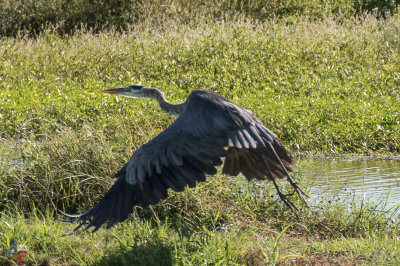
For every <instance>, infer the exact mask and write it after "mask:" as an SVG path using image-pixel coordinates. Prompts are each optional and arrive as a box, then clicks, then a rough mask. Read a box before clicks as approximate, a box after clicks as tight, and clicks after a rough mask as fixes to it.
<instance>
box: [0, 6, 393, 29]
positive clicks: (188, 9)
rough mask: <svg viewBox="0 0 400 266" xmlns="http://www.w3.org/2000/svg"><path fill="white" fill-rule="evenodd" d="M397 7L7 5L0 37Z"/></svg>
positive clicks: (340, 14) (316, 16) (315, 16)
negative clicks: (148, 23) (149, 23)
mask: <svg viewBox="0 0 400 266" xmlns="http://www.w3.org/2000/svg"><path fill="white" fill-rule="evenodd" d="M399 4H400V0H394V1H386V0H341V1H332V0H306V1H296V0H284V1H282V0H252V1H243V0H219V1H211V0H204V1H196V0H151V1H142V0H102V1H100V0H53V1H44V0H36V1H31V0H16V1H15V0H3V1H2V2H1V3H0V36H17V35H20V34H29V35H31V36H36V35H38V34H40V33H42V32H43V31H45V30H46V29H49V28H52V29H53V30H55V31H56V32H57V33H59V34H61V35H65V34H67V35H70V34H73V33H74V32H75V31H77V30H78V31H79V30H81V29H92V30H93V31H95V32H99V31H102V30H105V29H108V30H110V29H116V30H118V31H125V30H126V29H128V28H129V27H130V26H132V25H133V26H136V25H137V24H138V23H142V22H143V21H147V22H149V19H150V20H151V23H152V24H157V25H162V24H163V23H164V21H165V20H169V19H173V20H175V21H179V22H181V23H188V22H190V21H193V20H196V19H197V18H199V17H201V18H202V19H206V20H211V21H215V20H221V19H226V20H231V19H233V18H237V17H238V16H244V17H246V18H250V19H256V20H259V21H265V20H269V19H271V18H279V19H280V18H283V19H285V20H287V19H288V20H287V21H291V23H295V22H296V21H297V20H298V19H299V17H302V18H304V17H306V18H309V19H311V20H321V19H322V18H324V17H327V16H335V17H337V18H339V19H343V18H350V17H357V16H360V15H362V14H364V13H366V12H372V13H374V14H375V15H377V16H378V17H384V18H385V17H388V16H390V15H393V14H396V13H397V14H398V12H399V9H398V6H399ZM300 20H301V19H300Z"/></svg>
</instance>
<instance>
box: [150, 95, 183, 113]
mask: <svg viewBox="0 0 400 266" xmlns="http://www.w3.org/2000/svg"><path fill="white" fill-rule="evenodd" d="M149 98H152V99H155V100H156V101H157V102H158V103H159V104H160V107H161V109H163V110H164V111H165V112H166V113H168V114H171V115H180V114H181V113H182V111H183V109H184V108H185V105H186V102H184V103H180V104H173V103H170V102H168V101H167V100H166V99H165V97H164V93H162V92H161V91H159V90H156V89H154V90H151V93H150V95H149Z"/></svg>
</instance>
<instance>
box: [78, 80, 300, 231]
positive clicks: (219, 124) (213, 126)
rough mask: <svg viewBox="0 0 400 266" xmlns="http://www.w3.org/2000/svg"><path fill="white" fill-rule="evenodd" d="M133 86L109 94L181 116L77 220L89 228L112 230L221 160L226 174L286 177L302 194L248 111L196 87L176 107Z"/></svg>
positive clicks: (284, 156) (275, 144)
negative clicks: (143, 101)
mask: <svg viewBox="0 0 400 266" xmlns="http://www.w3.org/2000/svg"><path fill="white" fill-rule="evenodd" d="M133 87H134V86H132V87H127V88H123V89H115V90H108V91H105V92H108V93H116V94H122V95H125V96H131V95H130V94H128V93H131V91H129V90H128V89H129V88H131V90H134V91H133V92H132V96H134V97H148V98H153V99H156V100H157V101H158V102H159V103H160V106H161V108H162V109H164V110H165V111H166V112H168V113H171V114H175V115H179V116H178V118H177V119H176V120H175V122H174V123H172V124H171V125H170V126H169V127H168V128H167V129H165V130H164V131H163V132H161V133H160V134H159V135H158V136H157V137H155V138H154V139H152V140H151V141H150V142H148V143H146V144H144V145H143V146H142V147H140V148H139V149H138V150H137V151H136V152H135V153H134V154H133V156H132V158H131V159H130V160H129V161H128V163H126V164H125V166H124V167H123V168H122V169H121V170H120V171H119V172H118V173H117V174H116V175H115V177H117V178H118V180H117V181H116V182H115V184H114V185H113V186H112V187H111V189H110V190H109V191H108V192H107V194H106V195H105V196H104V197H103V198H102V199H101V200H100V202H99V203H98V204H97V205H96V206H94V207H93V208H92V209H91V210H89V211H88V212H86V213H84V214H81V215H78V216H77V217H78V221H84V222H89V224H88V226H87V227H86V228H89V227H92V226H93V227H94V228H95V230H97V229H98V228H99V227H100V226H101V225H103V224H104V223H108V226H107V228H108V227H110V226H112V225H113V224H114V223H116V222H120V221H123V220H125V219H126V218H127V217H128V215H129V214H130V213H131V212H132V211H133V207H134V206H136V205H138V206H141V207H143V208H145V207H147V206H148V205H151V204H155V203H157V202H159V201H160V200H162V199H165V198H166V197H167V196H168V194H167V190H168V188H171V189H173V190H175V191H183V190H184V189H185V187H186V186H189V187H194V186H195V185H196V183H197V182H200V181H204V180H205V179H206V174H207V175H213V174H216V173H217V169H216V168H215V167H216V166H219V165H221V164H222V163H223V162H222V160H221V159H222V158H225V160H224V165H223V173H224V174H228V175H232V176H236V175H238V174H239V173H243V175H244V176H245V177H246V178H247V179H249V180H250V179H253V178H256V179H260V180H264V179H269V180H272V181H273V182H274V184H275V186H276V187H277V185H276V182H275V179H279V178H284V177H288V179H289V181H290V182H291V184H292V185H293V187H294V188H295V189H296V191H297V192H298V193H299V195H300V194H301V193H300V192H301V190H300V189H299V188H298V187H297V185H296V183H295V182H294V181H293V180H292V179H291V177H290V176H289V174H288V171H291V168H290V165H291V164H292V157H291V154H290V153H289V152H288V151H287V150H286V149H285V148H284V147H283V146H282V144H281V143H280V141H279V140H278V138H277V136H276V135H275V134H274V133H272V132H271V131H270V130H269V129H267V128H266V127H265V126H264V125H263V124H262V123H261V122H260V121H259V120H258V119H257V118H256V117H255V116H254V115H253V114H252V113H251V112H250V111H248V110H246V109H244V108H242V107H240V106H238V105H236V104H234V103H232V102H230V101H229V100H227V99H225V98H224V97H222V96H221V95H219V94H217V93H215V92H212V91H205V90H196V91H193V92H192V93H191V94H190V96H189V97H188V99H187V100H186V102H184V103H182V104H178V105H173V104H170V103H168V102H167V101H166V100H165V98H164V96H163V94H162V93H161V92H160V91H158V90H156V89H152V88H146V87H143V86H140V90H141V92H140V93H137V92H136V91H137V90H138V89H137V86H136V87H135V88H134V89H132V88H133ZM121 90H123V93H121ZM126 90H128V92H125V91H126ZM137 94H138V96H136V95H137ZM277 189H278V187H277ZM278 193H279V196H280V197H281V199H282V200H284V202H285V203H286V204H287V205H288V206H289V207H290V208H292V209H293V208H295V206H294V205H293V204H292V203H291V202H290V201H289V200H287V198H286V197H285V195H283V194H282V193H281V192H280V191H279V189H278ZM83 224H84V223H82V224H81V225H83ZM81 225H80V226H81ZM80 226H79V227H80ZM79 227H78V228H79Z"/></svg>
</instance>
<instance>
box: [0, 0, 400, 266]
mask: <svg viewBox="0 0 400 266" xmlns="http://www.w3.org/2000/svg"><path fill="white" fill-rule="evenodd" d="M67 2H68V3H69V5H72V7H71V6H69V7H68V8H66V7H63V6H62V4H63V3H64V2H62V1H52V4H46V5H45V2H43V1H27V2H26V4H25V5H22V4H21V3H23V2H13V1H5V2H2V4H0V14H2V15H0V20H4V21H6V23H0V25H2V27H3V28H2V33H1V34H2V35H3V36H4V35H8V36H14V35H16V34H17V33H16V32H17V31H18V30H22V32H20V35H18V34H17V35H18V36H17V37H3V38H2V39H0V103H1V104H0V138H1V139H0V176H1V178H0V186H1V188H2V189H1V190H0V211H1V219H0V249H1V246H3V247H4V250H7V249H9V246H10V239H14V240H15V241H16V242H17V243H19V244H24V245H26V246H27V247H28V248H29V254H28V256H27V257H26V258H25V259H24V261H27V262H28V263H32V264H62V263H73V264H85V263H86V264H98V265H105V264H109V265H120V264H123V263H125V264H134V263H136V264H140V263H142V264H145V263H147V264H150V263H153V264H166V265H168V264H194V265H198V264H218V263H219V264H248V265H260V264H268V263H269V264H276V263H278V264H279V263H282V264H284V263H366V264H387V263H392V264H398V263H399V262H400V257H399V254H400V252H399V247H400V245H399V242H398V237H399V231H398V218H396V217H391V218H390V219H389V218H388V213H383V212H381V211H376V209H377V208H378V207H380V206H376V205H366V206H365V205H364V206H361V207H360V206H359V207H353V208H352V209H350V210H349V211H343V210H344V209H346V207H345V206H344V205H343V203H340V202H336V201H333V202H328V201H327V202H321V203H318V204H315V206H313V207H312V208H310V209H307V208H303V210H302V212H301V213H300V215H299V217H298V218H296V217H295V216H294V215H293V214H292V213H290V211H289V210H288V209H287V208H286V207H285V206H284V205H283V204H282V203H281V202H279V201H278V202H277V198H276V197H272V198H271V197H270V195H275V192H274V190H273V187H271V186H270V184H268V183H265V184H263V186H262V187H260V186H259V184H257V183H252V182H251V183H246V182H244V181H243V179H242V178H237V179H231V178H225V177H222V176H220V175H218V176H216V177H212V178H209V179H208V182H206V183H202V184H200V185H199V186H198V187H197V188H195V189H188V190H186V191H185V192H184V193H170V195H171V197H170V198H168V199H167V200H166V201H164V202H163V203H160V204H157V205H155V206H153V207H152V208H150V209H145V210H142V209H140V208H137V210H136V212H135V213H134V215H133V216H132V218H131V219H130V220H129V221H127V222H126V223H123V224H120V225H117V226H116V227H114V228H112V229H111V230H108V231H106V230H100V231H99V232H97V233H96V234H91V233H87V232H86V233H84V232H79V233H76V234H75V235H72V236H68V237H60V236H61V235H62V234H64V233H65V232H66V231H68V230H70V229H71V228H73V227H72V226H71V225H65V224H63V223H61V222H60V220H62V219H64V217H62V216H59V215H58V210H63V211H66V212H71V213H75V212H82V211H84V210H86V209H87V208H89V207H90V206H93V205H94V204H95V202H96V200H98V199H99V197H101V196H102V195H103V194H104V192H105V191H106V190H107V189H108V188H109V186H110V185H111V184H112V182H114V181H113V180H112V179H111V176H112V175H113V173H115V172H116V171H117V170H118V169H119V168H120V167H121V166H122V165H123V164H124V163H125V162H126V160H127V158H129V156H130V155H131V154H132V151H133V150H135V149H137V148H138V147H139V146H140V145H142V144H143V143H146V142H147V141H149V140H150V139H151V138H153V137H154V136H156V135H157V134H158V133H159V132H160V131H162V130H163V129H164V128H165V127H166V126H168V125H169V124H170V123H171V121H173V119H174V118H173V117H170V116H168V115H166V114H164V113H163V112H161V111H160V109H159V107H158V106H156V105H155V103H154V102H150V101H148V100H132V99H123V98H118V97H110V96H107V95H103V94H102V93H101V90H102V89H106V88H112V87H119V86H125V85H129V84H136V83H142V84H146V85H149V86H154V87H157V88H160V89H162V90H163V91H164V92H165V93H166V95H167V98H168V99H170V100H171V101H174V102H180V101H184V100H185V99H186V97H187V96H188V95H189V93H190V92H191V91H192V90H194V89H210V90H214V91H217V92H219V93H221V94H222V95H224V96H225V97H227V98H228V99H231V100H232V101H233V102H235V103H238V104H240V105H242V106H244V107H246V108H248V109H251V110H252V111H253V112H254V114H255V115H256V116H257V117H259V118H260V119H261V120H262V121H263V122H264V123H265V124H266V125H267V126H268V127H269V128H270V129H271V130H273V131H274V132H276V133H277V134H278V135H279V136H280V138H281V139H282V140H283V142H284V143H285V145H286V146H287V147H288V148H289V149H290V150H291V151H293V152H294V153H295V154H313V153H324V154H331V155H332V154H334V155H340V154H347V153H358V154H376V153H378V154H388V153H389V154H395V153H399V152H400V105H399V102H400V92H399V90H398V87H399V85H400V76H399V74H398V73H400V62H399V61H400V56H399V47H400V33H399V32H400V30H399V29H400V20H399V16H398V15H396V12H398V11H397V5H396V4H394V5H393V8H391V9H389V10H390V11H391V12H392V13H393V16H388V17H387V18H386V19H379V18H377V17H376V16H375V15H367V14H364V13H362V12H361V11H357V10H356V9H357V8H356V7H357V5H354V4H350V3H354V2H350V1H348V2H347V1H342V2H343V5H341V6H340V8H339V7H338V8H336V9H335V8H334V5H335V3H336V1H335V2H332V3H331V4H330V5H326V6H328V7H330V11H329V12H328V11H326V10H325V9H323V7H324V8H325V5H322V4H321V5H316V4H315V3H316V1H303V3H304V6H302V7H301V8H299V9H296V8H295V7H296V5H289V3H291V2H290V1H288V2H285V1H276V3H278V2H279V3H280V4H279V5H276V6H274V5H273V4H271V6H268V5H267V7H268V8H271V10H272V9H273V12H266V13H265V14H268V15H265V16H262V12H261V11H262V10H261V9H257V8H256V7H257V6H256V4H257V3H262V2H261V1H260V2H257V1H248V2H241V1H220V2H218V3H216V2H215V3H214V5H210V7H209V8H211V9H212V10H214V13H213V12H209V10H208V11H207V10H206V9H201V8H200V7H197V6H194V7H193V6H192V5H191V4H190V2H186V1H179V2H175V1H172V4H171V5H169V6H168V7H163V8H165V10H164V9H163V10H158V13H157V12H156V11H157V9H156V8H155V7H154V9H150V7H149V6H148V5H150V4H149V2H147V1H146V3H144V2H143V3H142V2H139V1H137V2H135V3H137V6H135V8H134V9H132V10H135V12H138V11H137V10H147V13H145V14H143V17H137V16H136V15H135V14H131V13H129V12H130V11H129V12H128V11H127V12H128V13H127V14H129V15H127V16H124V17H123V19H132V20H129V21H128V20H127V21H121V24H118V23H119V22H118V21H117V22H115V23H114V22H113V21H114V20H113V19H115V20H117V19H121V17H120V16H113V15H112V14H114V13H113V12H114V11H113V10H112V9H108V10H107V9H106V8H101V9H99V10H94V11H93V12H94V14H95V15H96V18H94V19H93V20H92V21H93V23H94V24H93V26H92V25H90V24H89V23H86V22H87V21H90V19H87V20H86V19H85V20H84V21H83V22H84V23H86V26H89V27H91V28H92V30H87V29H86V30H85V29H84V28H82V29H79V27H78V26H77V25H78V24H77V22H74V21H72V22H68V21H69V20H68V19H67V18H68V17H67V15H68V14H67V12H66V11H68V12H70V13H69V14H70V15H71V17H74V16H76V17H79V16H80V17H81V18H82V17H84V18H85V16H83V15H82V14H83V13H79V12H86V11H85V10H86V9H85V8H88V5H87V4H85V3H86V2H85V1H82V2H78V1H67ZM67 2H65V3H67ZM92 2H93V1H92ZM94 2H96V1H94ZM160 2H162V1H160ZM195 2H196V3H197V1H195ZM295 2H296V3H297V2H298V1H295ZM318 2H321V3H322V2H324V1H318ZM16 3H20V4H21V8H20V9H15V8H14V7H15V6H14V5H17V4H16ZM34 3H37V6H36V7H35V8H37V9H35V11H34V12H33V14H34V15H35V16H34V17H33V18H32V19H33V20H31V21H29V20H26V19H27V18H28V17H27V16H26V15H24V14H26V13H27V12H28V11H24V10H25V9H23V8H27V10H29V7H30V6H29V5H35V4H34ZM46 3H47V2H46ZM88 3H89V2H88ZM103 3H104V5H107V4H108V5H111V6H112V7H115V8H116V7H117V6H118V5H113V3H111V2H108V1H103ZM118 3H126V6H127V7H129V8H131V7H132V5H131V4H132V1H126V2H124V1H119V2H118ZM150 3H151V2H150ZM157 3H158V2H157ZM178 3H179V5H178ZM185 3H186V5H185ZM201 3H202V4H199V5H204V6H206V4H207V3H208V2H207V1H203V2H201ZM234 3H236V4H235V5H233V4H234ZM240 3H242V4H240ZM245 3H247V4H245ZM269 3H275V2H274V1H269ZM285 3H287V7H288V8H289V7H290V9H287V10H288V11H287V13H285V12H284V10H285V9H284V8H283V5H284V4H285ZM324 3H325V2H324ZM370 3H372V1H370ZM380 3H382V2H380ZM393 3H397V2H393ZM217 4H219V5H221V6H217ZM154 6H156V5H155V4H154ZM59 7H60V8H61V7H63V8H64V9H63V10H64V11H63V12H64V13H60V14H56V15H55V16H54V19H55V20H53V21H52V20H49V19H48V17H50V16H48V15H43V16H42V18H43V19H42V20H41V22H38V23H37V24H35V23H33V22H32V21H36V20H35V19H38V18H39V17H40V16H39V15H41V14H46V12H48V14H54V12H53V10H59ZM136 7H138V8H139V9H136ZM140 7H141V8H143V9H140ZM178 7H179V8H178ZM192 7H193V9H194V10H191V8H192ZM233 7H235V8H233ZM311 7H314V8H311ZM40 8H43V9H40ZM46 8H47V9H46ZM274 8H275V9H274ZM228 9H231V10H232V12H231V13H229V12H228V11H227V10H228ZM339 9H340V10H341V11H340V12H339V11H337V13H335V12H336V11H335V12H334V10H339ZM13 10H14V11H15V12H16V13H13V12H11V11H13ZM17 10H23V12H22V11H21V12H22V13H18V12H19V11H18V12H17ZM46 10H50V11H51V12H50V11H46ZM60 10H62V9H60ZM79 10H80V11H79ZM132 10H131V11H132ZM171 10H176V12H179V14H180V16H179V17H177V18H175V17H174V14H176V13H172V11H171ZM201 10H203V11H201ZM204 10H206V11H204ZM221 10H222V11H221ZM296 10H298V11H296ZM307 10H308V11H307ZM311 10H313V11H312V12H316V13H315V14H317V13H318V12H320V13H318V14H319V15H318V16H317V15H315V14H314V15H310V13H307V12H311ZM321 10H325V11H326V13H324V12H325V11H324V12H322V11H321ZM346 10H347V11H346ZM371 10H372V9H371ZM78 11H79V12H78ZM164 11H165V12H166V11H168V12H169V11H171V13H168V12H166V13H164ZM189 11H190V12H189ZM217 11H220V12H221V14H220V15H218V16H217V15H216V14H217V13H215V12H217ZM264 11H265V10H264ZM264 11H263V12H264ZM60 12H61V11H60ZM101 12H106V13H104V14H102V13H101ZM116 12H117V11H116ZM132 12H133V11H132ZM191 12H193V13H191ZM196 12H199V13H196ZM201 12H204V13H201ZM346 12H350V13H351V14H352V15H351V16H350V15H349V16H348V15H345V14H346ZM357 12H360V13H359V14H360V15H359V17H354V16H353V15H355V14H356V13H357ZM17 13H18V14H19V15H21V17H18V16H16V15H15V14H17ZM139 13H140V12H138V14H139ZM142 13H144V12H142ZM150 13H152V14H155V15H154V17H150V15H149V14H150ZM361 13H362V14H361ZM3 14H7V16H3ZM118 14H119V13H118ZM162 14H165V17H163V16H162ZM193 14H198V16H196V18H195V16H194V15H193ZM212 14H214V15H212ZM272 14H278V15H279V16H278V18H276V19H273V18H272V17H273V15H272ZM340 14H342V15H340ZM343 14H344V15H343ZM385 14H386V13H385ZM388 14H389V13H388ZM211 15H212V16H213V17H211ZM228 15H229V16H228ZM146 16H147V17H146ZM224 16H226V17H224ZM222 17H224V19H222ZM60 18H62V20H63V22H61V21H59V20H58V19H60ZM310 18H312V19H310ZM103 19H108V21H109V22H110V23H109V25H110V26H112V28H113V29H109V30H107V31H104V30H103V29H104V28H107V27H105V26H104V21H103ZM77 21H78V20H77ZM79 21H81V20H79ZM47 22H48V23H49V24H47ZM81 22H82V21H81ZM63 23H64V24H63ZM68 23H69V24H68ZM130 23H134V24H130ZM10 25H14V26H13V27H14V28H10V27H8V26H10ZM43 25H47V26H43ZM66 25H67V26H68V27H67V26H66ZM79 25H80V24H79ZM96 25H97V26H99V27H97V26H96ZM100 25H101V26H100ZM118 25H120V26H118ZM7 27H8V28H7ZM63 27H66V28H63ZM72 29H74V30H72ZM32 33H34V34H37V33H39V34H37V35H36V36H35V38H30V36H31V35H30V34H32ZM65 33H68V35H65ZM294 175H295V178H297V179H299V178H300V179H301V183H302V186H303V187H305V188H307V187H310V186H311V180H307V178H306V177H304V178H301V175H300V173H299V172H295V174H294ZM294 200H295V201H296V204H297V205H299V206H301V202H300V201H299V200H298V199H296V198H295V199H294ZM18 213H19V214H18ZM13 262H15V258H13V257H9V256H7V255H6V253H5V252H3V253H1V252H0V263H1V264H6V263H9V264H12V263H13Z"/></svg>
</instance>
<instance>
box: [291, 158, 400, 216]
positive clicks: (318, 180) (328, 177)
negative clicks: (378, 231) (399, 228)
mask: <svg viewBox="0 0 400 266" xmlns="http://www.w3.org/2000/svg"><path fill="white" fill-rule="evenodd" d="M296 168H297V169H300V170H299V171H300V173H301V174H302V175H304V176H307V179H310V180H311V182H313V184H312V186H311V187H312V188H311V193H312V194H313V197H312V200H314V201H316V202H318V201H320V200H322V199H326V197H327V196H329V195H338V197H339V198H340V199H342V200H345V201H349V202H353V200H355V201H356V202H362V201H363V200H364V201H365V202H376V203H377V202H386V200H387V202H386V204H385V206H384V208H385V209H389V208H391V207H393V206H395V205H396V204H399V203H400V160H399V159H394V160H382V159H381V160H369V159H362V160H354V159H353V160H350V159H343V158H340V159H332V158H329V159H321V158H318V159H307V160H298V161H297V162H296ZM389 193H390V194H389ZM388 195H389V196H388Z"/></svg>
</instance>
